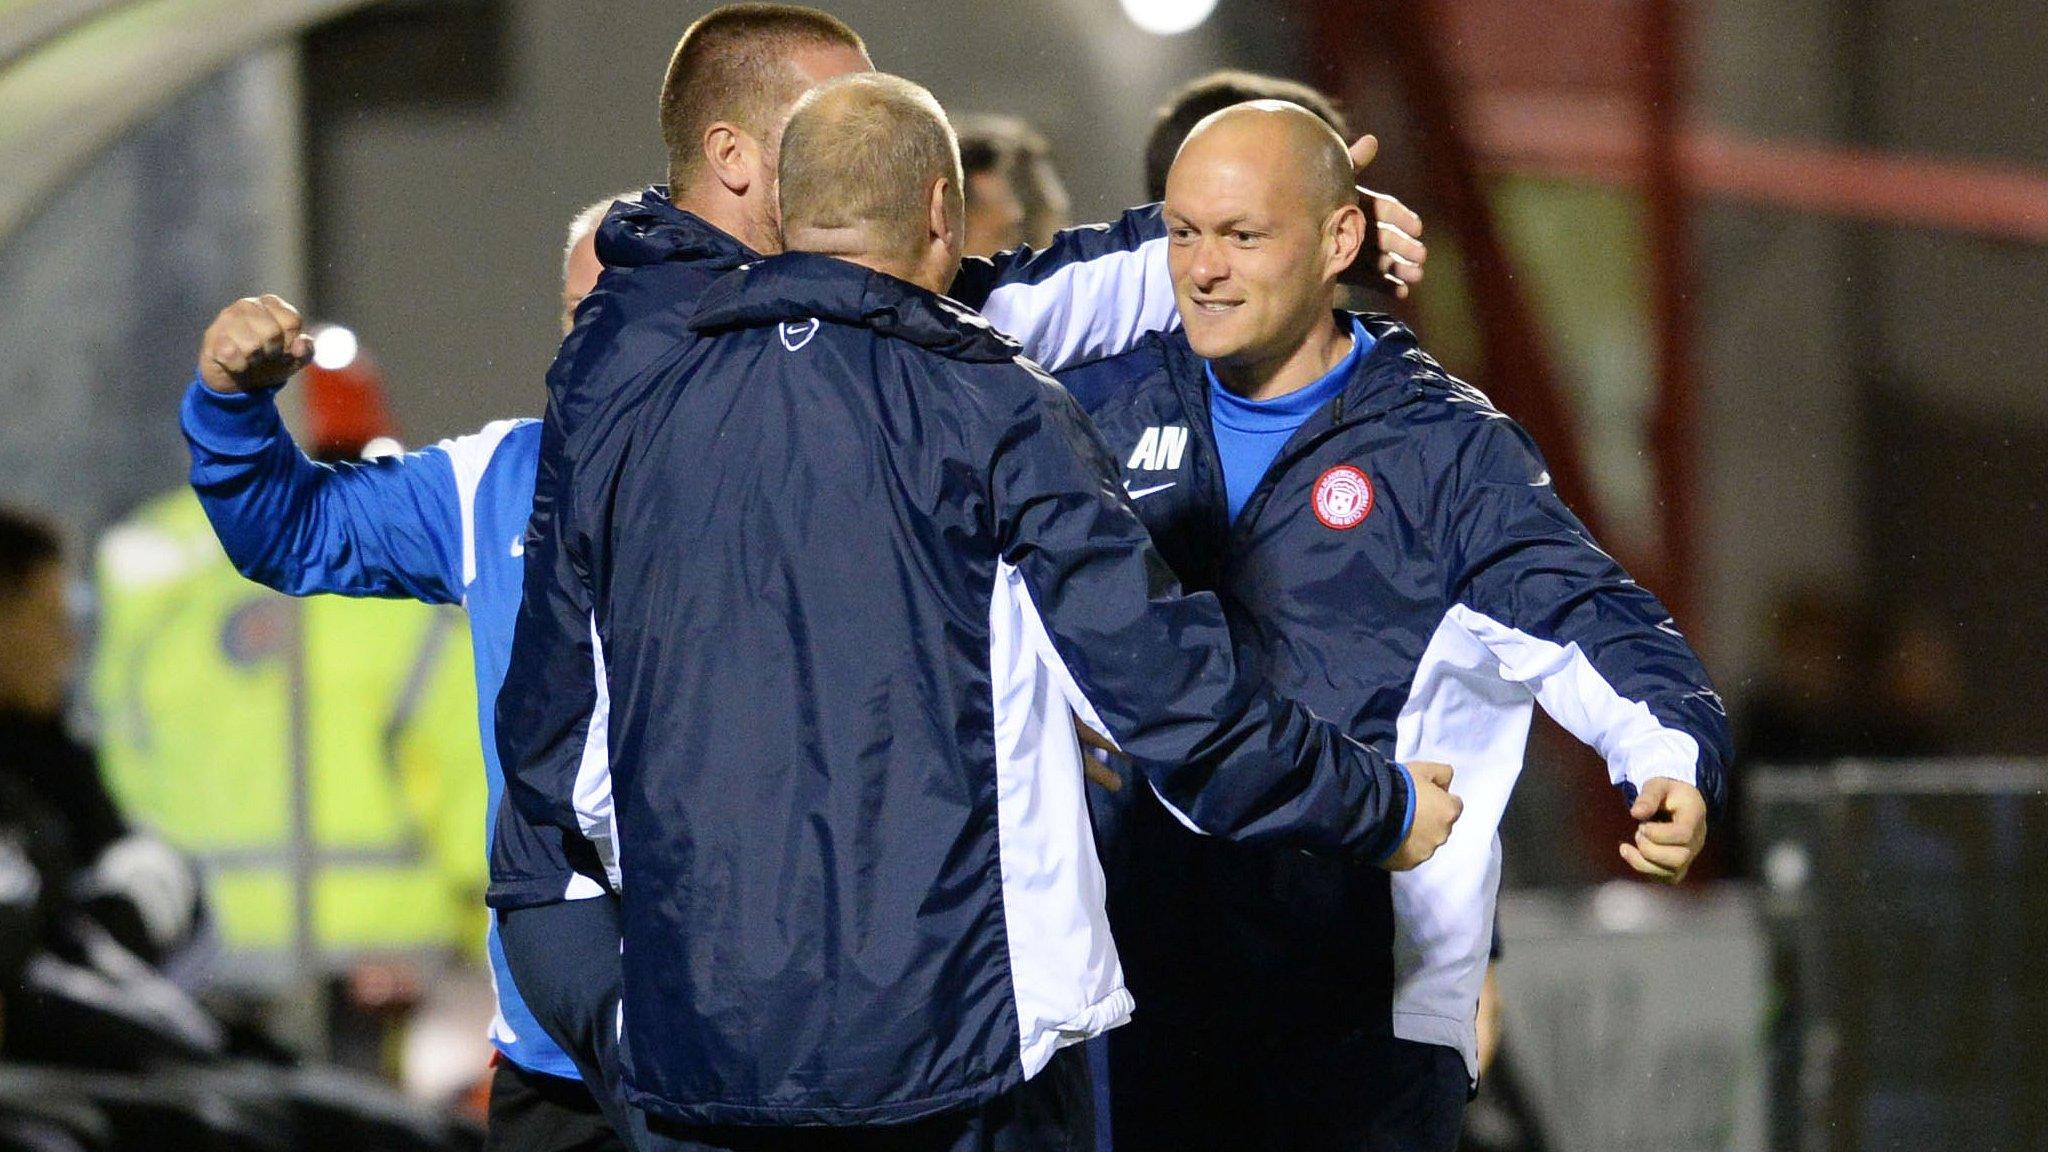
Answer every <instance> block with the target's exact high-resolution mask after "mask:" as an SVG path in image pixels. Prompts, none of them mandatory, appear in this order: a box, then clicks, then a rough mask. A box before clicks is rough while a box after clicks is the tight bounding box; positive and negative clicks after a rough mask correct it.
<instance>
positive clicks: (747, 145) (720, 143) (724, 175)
mask: <svg viewBox="0 0 2048 1152" xmlns="http://www.w3.org/2000/svg"><path fill="white" fill-rule="evenodd" d="M758 147H759V146H758V145H756V144H755V143H754V139H753V137H751V136H749V135H747V134H746V133H745V132H743V131H741V130H740V129H739V128H737V127H735V126H734V125H731V124H728V123H726V122H725V121H723V120H720V121H717V122H715V123H713V124H712V125H711V126H710V127H709V128H706V129H704V166H705V168H706V169H708V170H709V171H710V172H711V174H712V175H713V176H714V177H716V178H717V179H718V182H719V183H720V184H723V185H725V190H726V191H728V192H730V193H732V194H733V195H735V196H744V195H746V194H747V189H749V188H751V187H753V184H754V176H755V164H754V153H755V152H756V150H757V149H758Z"/></svg>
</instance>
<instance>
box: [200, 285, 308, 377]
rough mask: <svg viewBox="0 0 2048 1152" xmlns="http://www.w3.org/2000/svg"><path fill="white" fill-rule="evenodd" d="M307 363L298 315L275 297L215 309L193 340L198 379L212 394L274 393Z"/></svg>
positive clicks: (305, 338)
mask: <svg viewBox="0 0 2048 1152" xmlns="http://www.w3.org/2000/svg"><path fill="white" fill-rule="evenodd" d="M312 358H313V338H312V337H311V336H308V335H307V334H306V332H305V320H304V319H302V318H301V317H300V316H299V310H298V309H296V308H294V307H292V306H291V305H290V304H287V303H285V302H284V300H283V299H281V298H279V297H277V296H270V295H263V296H247V297H244V298H242V299H240V300H237V301H235V302H234V303H233V304H230V305H228V306H227V307H226V308H223V309H221V313H220V315H218V316H215V317H214V318H213V323H212V324H211V325H209V326H208V327H207V329H206V335H205V336H203V337H201V338H200V341H199V379H200V381H201V382H202V383H204V384H205V385H206V386H207V387H208V388H211V389H213V390H214V391H215V392H256V391H261V390H262V389H265V388H277V387H280V386H282V385H283V384H284V382H285V381H287V380H289V379H291V378H292V373H294V372H297V371H298V370H299V369H301V368H304V367H305V366H306V363H307V361H309V360H311V359H312Z"/></svg>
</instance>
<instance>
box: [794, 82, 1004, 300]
mask: <svg viewBox="0 0 2048 1152" xmlns="http://www.w3.org/2000/svg"><path fill="white" fill-rule="evenodd" d="M777 197H778V200H779V202H780V205H781V211H782V228H783V234H784V238H785V242H786V243H787V244H788V246H789V247H790V248H792V249H801V250H804V251H811V252H824V253H827V254H830V255H838V256H847V257H849V258H854V257H860V258H862V259H861V261H860V262H862V263H867V264H869V266H871V267H873V266H875V264H873V263H872V262H871V261H872V260H877V259H878V260H881V261H883V262H886V263H889V264H891V265H895V264H899V263H903V262H909V263H911V264H915V263H919V262H924V261H927V260H928V259H930V258H932V257H933V255H934V254H933V251H932V245H933V244H934V242H940V243H942V244H949V245H951V249H952V261H953V263H954V264H955V265H956V266H957V264H958V260H959V243H960V240H961V238H962V236H963V235H964V233H965V229H966V224H965V211H966V210H965V208H964V206H963V204H962V201H961V193H960V143H959V140H958V139H957V138H956V137H955V136H954V134H953V126H952V124H951V123H949V122H948V121H947V119H946V113H945V110H944V109H943V108H941V107H939V102H938V101H937V100H936V99H933V97H932V94H931V93H930V92H927V91H925V90H924V89H923V88H921V87H919V86H918V85H916V84H913V83H911V82H910V81H908V80H905V79H903V78H902V77H900V76H891V75H888V74H887V73H883V72H862V73H857V74H855V75H851V76H842V77H840V78H838V79H836V80H831V81H827V82H826V83H824V84H821V85H819V86H818V87H816V88H814V89H812V90H811V91H810V92H808V93H806V94H805V95H804V97H803V99H801V100H799V101H797V106H796V109H795V111H793V112H792V113H791V114H790V118H789V126H788V128H787V129H785V130H784V132H783V137H782V165H781V183H780V186H779V188H778V191H777ZM885 270H888V271H892V272H896V269H895V268H894V267H891V268H888V269H885ZM934 272H936V270H934ZM896 274H899V275H900V274H901V273H900V272H898V273H896ZM904 278H905V279H912V280H916V281H917V282H920V283H922V282H923V280H922V278H920V277H912V276H907V275H906V276H904ZM951 278H952V272H951V271H947V272H946V273H945V275H944V277H943V278H942V279H941V280H940V283H941V284H942V285H943V284H944V283H946V282H948V281H950V280H951Z"/></svg>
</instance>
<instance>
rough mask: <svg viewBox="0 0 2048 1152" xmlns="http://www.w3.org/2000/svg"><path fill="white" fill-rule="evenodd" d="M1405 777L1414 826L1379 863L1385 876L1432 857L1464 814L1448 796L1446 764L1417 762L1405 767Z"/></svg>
mask: <svg viewBox="0 0 2048 1152" xmlns="http://www.w3.org/2000/svg"><path fill="white" fill-rule="evenodd" d="M1408 776H1409V778H1410V779H1412V780H1414V781H1415V823H1414V824H1412V825H1410V826H1409V828H1408V838H1407V839H1406V840H1403V841H1401V846H1400V847H1399V848H1396V849H1394V854H1393V855H1392V856H1389V857H1387V858H1386V859H1385V860H1382V861H1381V862H1380V867H1382V868H1385V869H1386V870H1387V871H1389V872H1406V871H1407V870H1408V869H1410V868H1413V867H1415V866H1416V865H1418V864H1420V863H1422V862H1423V861H1425V860H1427V859H1429V858H1430V857H1431V856H1434V855H1436V850H1437V849H1439V848H1441V847H1443V846H1444V841H1446V840H1449V839H1450V838H1451V825H1453V824H1456V823H1457V822H1458V817H1459V816H1460V815H1461V814H1463V812H1464V811H1465V802H1464V801H1463V800H1460V799H1458V798H1457V797H1456V796H1453V795H1451V792H1450V788H1451V766H1450V765H1449V764H1435V763H1431V762H1430V761H1428V760H1417V761H1415V762H1414V763H1412V764H1409V765H1408Z"/></svg>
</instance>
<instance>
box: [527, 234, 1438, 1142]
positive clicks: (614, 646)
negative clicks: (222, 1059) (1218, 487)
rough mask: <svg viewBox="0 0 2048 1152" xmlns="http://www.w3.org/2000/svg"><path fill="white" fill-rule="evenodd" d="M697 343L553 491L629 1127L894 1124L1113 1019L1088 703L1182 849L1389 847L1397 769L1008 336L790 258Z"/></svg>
mask: <svg viewBox="0 0 2048 1152" xmlns="http://www.w3.org/2000/svg"><path fill="white" fill-rule="evenodd" d="M689 323H690V324H691V326H692V328H693V329H694V330H695V332H696V334H697V337H698V339H697V340H696V341H695V342H694V343H692V344H691V345H690V346H689V348H688V349H687V350H686V351H685V352H684V353H683V355H682V356H681V357H680V359H679V360H678V361H677V362H676V363H675V364H674V366H673V367H672V368H670V369H667V370H664V371H663V372H661V373H658V374H657V378H656V379H654V380H653V381H652V382H650V383H649V384H648V385H647V389H646V392H645V394H644V395H643V396H641V397H639V398H638V399H637V400H635V401H634V402H633V403H632V404H631V405H630V407H629V408H628V409H627V411H626V412H625V414H624V415H622V416H620V415H616V414H615V415H614V416H613V417H611V418H610V422H611V424H612V426H611V427H610V428H608V429H607V430H606V432H605V435H603V436H601V437H593V438H592V446H593V448H594V450H593V451H591V452H589V453H588V454H587V455H586V456H585V457H584V458H583V459H581V460H578V461H577V463H576V467H577V469H578V472H577V475H576V477H575V483H574V484H573V485H572V486H571V487H570V489H569V496H570V500H571V501H572V504H571V507H570V508H569V516H568V519H569V520H570V521H571V522H572V523H574V524H575V525H577V530H578V534H579V539H580V540H581V548H582V549H584V551H583V553H582V564H583V568H582V573H583V575H584V576H585V577H586V578H587V579H588V581H589V586H590V588H591V590H592V593H593V604H594V607H595V610H596V633H597V637H598V643H599V645H600V648H601V651H602V653H603V656H604V661H605V670H606V682H607V685H608V713H607V717H608V729H609V739H608V744H609V749H610V753H611V760H612V764H611V771H612V779H611V783H610V787H611V790H612V800H613V803H614V819H615V821H616V824H617V828H618V832H619V838H618V841H617V843H618V846H619V857H618V861H617V863H618V866H619V871H620V873H621V875H622V877H623V887H622V899H623V907H624V912H625V922H624V937H625V942H626V946H625V952H624V955H623V964H624V972H625V993H624V1005H623V1028H624V1036H625V1075H626V1079H627V1082H628V1084H629V1086H630V1089H631V1095H632V1098H633V1099H634V1102H635V1103H637V1104H639V1105H641V1106H642V1107H645V1108H648V1109H650V1110H652V1111H654V1112H657V1113H660V1114H664V1115H667V1116H669V1117H672V1118H674V1119H677V1120H679V1121H682V1122H685V1123H698V1124H751V1125H811V1124H828V1125H859V1124H886V1123H892V1122H903V1121H908V1120H912V1119H916V1118H919V1117H922V1116H927V1115H933V1114H938V1113H942V1112H946V1111H949V1110H953V1109H960V1108H967V1107H972V1106H975V1105H978V1104H981V1103H985V1102H986V1101H988V1100H989V1099H991V1098H993V1097H994V1096H996V1095H997V1094H999V1093H1001V1092H1004V1091H1007V1090H1008V1089H1010V1088H1013V1087H1015V1086H1016V1085H1017V1084H1019V1083H1020V1082H1022V1081H1023V1080H1024V1079H1026V1078H1028V1077H1030V1076H1032V1075H1035V1074H1036V1073H1037V1072H1039V1071H1040V1070H1041V1069H1043V1068H1044V1067H1045V1066H1046V1064H1047V1062H1048V1061H1049V1060H1050V1059H1051V1058H1052V1055H1053V1053H1054V1052H1055V1051H1056V1050H1057V1049H1059V1048H1061V1047H1064V1046H1066V1045H1068V1044H1072V1043H1076V1042H1078V1041H1080V1040H1083V1039H1085V1038H1087V1037H1089V1036H1091V1035H1094V1034H1096V1033H1099V1032H1101V1031H1103V1030H1104V1029H1107V1028H1110V1027H1113V1026H1115V1025H1117V1024H1118V1023H1121V1022H1122V1021H1123V1020H1124V1019H1125V1018H1126V1017H1127V1016H1128V1014H1129V1013H1130V1011H1131V1008H1132V1001H1131V997H1130V995H1129V993H1128V992H1127V991H1126V990H1125V988H1124V986H1123V980H1122V975H1121V969H1120V965H1119V963H1118V959H1117V952H1116V947H1115V942H1114V941H1113V940H1112V939H1111V937H1110V934H1109V931H1108V926H1107V923H1106V920H1105V917H1104V911H1103V877H1102V872H1101V868H1100V866H1099V864H1098V861H1097V858H1096V855H1095V848H1094V838H1093V835H1092V831H1091V828H1090V825H1089V818H1088V813H1087V807H1086V802H1085V799H1084V796H1083V774H1082V770H1081V762H1080V751H1079V746H1078V744H1077V742H1076V740H1075V738H1074V733H1073V727H1072V726H1073V722H1074V719H1075V718H1076V717H1079V718H1080V719H1082V720H1084V721H1086V722H1088V723H1089V724H1091V725H1093V726H1095V727H1097V728H1098V729H1099V730H1101V731H1104V732H1106V733H1107V734H1108V735H1110V736H1111V737H1112V738H1113V739H1115V740H1116V741H1118V742H1119V743H1120V745H1121V746H1122V747H1123V748H1124V750H1125V751H1126V752H1127V753H1128V754H1129V755H1130V756H1131V757H1132V759H1133V760H1134V762H1136V763H1137V764H1138V765H1140V767H1141V770H1142V771H1143V773H1144V774H1145V776H1146V777H1147V779H1148V781H1149V783H1150V784H1151V785H1152V786H1153V787H1155V788H1156V789H1157V791H1158V793H1159V795H1160V796H1161V797H1162V800H1163V803H1165V804H1166V805H1168V806H1169V807H1170V809H1171V810H1173V811H1175V812H1177V813H1179V818H1181V819H1184V820H1186V821H1187V822H1188V824H1189V826H1190V827H1199V828H1202V829H1204V830H1206V831H1209V832H1213V833H1220V834H1229V835H1232V836H1236V837H1239V838H1242V839H1245V840H1247V841H1251V842H1270V843H1276V844H1278V843H1285V844H1292V845H1297V846H1302V847H1311V848H1323V849H1330V850H1343V849H1348V850H1353V851H1357V852H1359V853H1362V854H1364V855H1365V856H1367V857H1378V856H1382V855H1384V854H1385V853H1386V852H1388V851H1390V850H1391V848H1392V842H1393V841H1394V840H1395V839H1397V838H1398V836H1399V831H1400V825H1401V820H1402V817H1403V815H1404V812H1405V807H1406V802H1407V783H1406V780H1405V776H1404V775H1403V773H1402V772H1401V771H1400V769H1399V768H1397V767H1396V766H1394V765H1392V764H1390V763H1388V762H1387V761H1386V760H1385V759H1384V758H1382V757H1380V756H1377V755H1375V754H1372V753H1370V752H1369V751H1368V750H1367V749H1366V748H1365V747H1364V746H1363V745H1360V744H1357V743H1355V742H1353V741H1350V740H1347V739H1345V738H1343V737H1342V736H1340V735H1339V734H1338V733H1337V732H1336V730H1335V729H1334V728H1333V727H1331V726H1330V725H1327V724H1325V723H1323V722H1321V721H1318V720H1316V719H1315V718H1314V717H1313V716H1312V715H1311V714H1310V713H1309V712H1308V711H1307V710H1305V709H1303V708H1301V707H1300V706H1298V705H1296V704H1294V703H1293V702H1291V701H1286V700H1282V699H1281V698H1279V697H1277V696H1274V695H1273V694H1271V693H1270V692H1269V691H1267V690H1266V689H1265V688H1264V687H1263V686H1262V685H1260V684H1258V683H1257V682H1256V681H1255V680H1254V679H1253V678H1250V677H1248V676H1246V675H1245V674H1243V673H1242V672H1241V671H1240V666H1239V663H1238V656H1237V652H1236V649H1235V648H1234V646H1233V643H1232V640H1231V636H1230V633H1229V630H1228V628H1227V626H1226V623H1225V618H1224V615H1223V613H1222V610H1221V607H1220V605H1219V604H1218V603H1217V601H1216V600H1215V598H1214V597H1212V596H1207V595H1202V596H1192V597H1186V596H1182V595H1181V594H1180V593H1179V589H1178V587H1177V586H1176V585H1175V583H1174V581H1173V580H1172V577H1171V574H1170V573H1169V572H1168V571H1167V570H1166V567H1165V566H1164V564H1163V563H1162V562H1161V561H1160V559H1159V557H1158V555H1157V553H1156V552H1154V551H1153V549H1152V547H1151V545H1150V542H1149V540H1148V538H1147V537H1146V534H1145V531H1144V528H1143V527H1142V525H1141V524H1140V523H1139V522H1138V520H1137V518H1136V517H1135V516H1134V515H1133V514H1132V512H1131V510H1130V507H1129V505H1128V504H1127V503H1126V502H1125V500H1124V498H1123V497H1122V495H1121V493H1119V492H1118V491H1117V487H1116V484H1117V478H1116V469H1115V465H1114V462H1113V461H1112V460H1110V458H1109V457H1108V456H1107V454H1106V453H1105V452H1104V450H1103V448H1102V445H1101V443H1100V441H1099V440H1098V439H1097V437H1096V436H1095V434H1094V432H1093V430H1092V429H1091V427H1090V426H1089V424H1088V422H1087V420H1086V418H1085V417H1084V416H1083V414H1082V413H1081V411H1080V409H1079V407H1078V406H1077V405H1075V404H1074V403H1073V401H1072V399H1071V398H1070V397H1068V396H1067V394H1066V393H1065V392H1064V391H1063V390H1062V389H1061V388H1059V386H1058V385H1056V384H1055V383H1053V382H1052V380H1051V379H1050V378H1049V377H1047V376H1046V375H1044V374H1043V373H1042V372H1041V371H1039V370H1038V369H1037V368H1036V367H1035V366H1033V365H1031V364H1030V363H1029V362H1028V361H1025V360H1022V359H1021V358H1020V357H1019V355H1018V349H1017V346H1016V345H1015V344H1013V343H1011V342H1010V341H1008V340H1006V339H1003V338H1002V337H1000V336H998V335H997V334H996V333H995V332H994V331H993V330H992V329H991V328H990V326H989V324H988V323H987V321H985V320H984V319H983V318H981V317H980V316H979V315H977V314H975V313H974V312H972V311H971V310H969V309H966V308H965V307H964V306H961V305H959V304H957V303H956V302H953V301H951V300H948V299H946V298H943V297H939V296H936V295H933V294H931V293H929V292H925V291H923V290H922V289H919V288H916V287H914V286H912V285H909V284H907V283H904V282H902V281H899V280H896V279H893V278H891V277H888V276H884V275H881V274H878V273H874V272H871V271H868V270H866V269H863V268H860V267H858V266H856V265H853V264H848V263H844V262H841V261H837V260H834V259H831V258H829V257H823V256H815V255H806V254H790V255H785V256H780V257H775V258H772V259H769V260H766V261H762V262H760V263H758V264H754V265H751V266H749V267H746V268H744V269H742V270H740V271H738V272H735V273H733V274H731V275H729V276H727V277H726V278H724V279H722V280H720V281H719V282H718V283H717V284H716V285H714V286H712V287H711V288H710V289H709V290H708V291H707V292H706V293H704V296H703V300H702V303H701V305H700V307H699V308H698V309H697V310H696V312H695V314H694V315H693V316H692V317H691V318H690V319H689ZM501 731H502V727H501Z"/></svg>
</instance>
